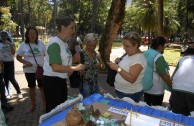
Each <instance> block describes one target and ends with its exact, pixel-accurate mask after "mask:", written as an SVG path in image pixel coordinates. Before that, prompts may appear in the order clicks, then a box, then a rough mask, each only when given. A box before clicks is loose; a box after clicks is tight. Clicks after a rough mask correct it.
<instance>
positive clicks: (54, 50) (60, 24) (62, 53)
mask: <svg viewBox="0 0 194 126" xmlns="http://www.w3.org/2000/svg"><path fill="white" fill-rule="evenodd" d="M56 24H57V30H58V33H57V36H55V37H53V38H51V39H50V41H49V43H48V44H47V46H46V55H45V60H44V76H43V88H44V93H45V101H46V112H49V111H51V110H52V109H54V108H55V107H56V106H57V105H59V104H61V103H63V102H65V101H66V100H67V94H68V89H67V83H66V81H67V80H66V79H67V78H68V73H69V72H73V71H80V70H83V69H85V66H84V65H83V64H78V65H76V66H72V54H71V52H70V49H69V47H68V44H67V40H66V39H68V38H72V37H73V35H74V34H75V21H74V19H72V18H70V17H65V18H61V19H60V18H59V19H57V20H56Z"/></svg>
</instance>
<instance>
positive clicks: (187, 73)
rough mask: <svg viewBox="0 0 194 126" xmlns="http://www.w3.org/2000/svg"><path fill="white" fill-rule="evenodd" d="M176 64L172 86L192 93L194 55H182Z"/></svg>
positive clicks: (193, 88) (193, 85)
mask: <svg viewBox="0 0 194 126" xmlns="http://www.w3.org/2000/svg"><path fill="white" fill-rule="evenodd" d="M178 66H179V67H178V69H177V71H176V73H175V74H174V76H173V85H172V88H173V89H175V90H181V91H186V92H190V93H194V79H193V77H194V70H193V68H194V56H184V57H183V58H182V59H180V61H179V65H178Z"/></svg>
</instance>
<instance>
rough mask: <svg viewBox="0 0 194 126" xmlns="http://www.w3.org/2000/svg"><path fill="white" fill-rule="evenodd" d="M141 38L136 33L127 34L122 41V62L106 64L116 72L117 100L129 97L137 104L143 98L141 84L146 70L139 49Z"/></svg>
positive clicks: (144, 61) (143, 58)
mask: <svg viewBox="0 0 194 126" xmlns="http://www.w3.org/2000/svg"><path fill="white" fill-rule="evenodd" d="M141 42H142V39H141V36H140V35H139V34H138V33H136V32H130V33H127V34H126V35H125V36H124V37H123V40H122V43H123V48H124V50H125V52H126V53H127V55H126V56H124V57H123V58H122V60H120V61H117V62H119V63H118V64H116V63H107V64H108V65H109V67H110V68H111V69H113V70H116V71H117V75H116V77H115V83H114V85H115V91H116V94H117V96H118V97H119V98H123V97H129V98H131V99H133V100H134V101H135V102H139V101H140V100H141V98H142V96H143V85H142V83H141V81H142V78H143V76H144V72H145V68H146V65H147V63H146V60H145V57H144V56H143V54H142V53H141V51H140V49H139V47H140V44H141Z"/></svg>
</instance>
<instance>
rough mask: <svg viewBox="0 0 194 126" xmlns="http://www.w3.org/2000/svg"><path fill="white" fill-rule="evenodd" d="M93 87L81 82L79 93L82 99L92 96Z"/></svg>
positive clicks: (88, 83)
mask: <svg viewBox="0 0 194 126" xmlns="http://www.w3.org/2000/svg"><path fill="white" fill-rule="evenodd" d="M92 91H93V85H92V83H90V82H83V84H81V87H80V93H81V94H82V96H83V98H87V97H89V96H90V95H91V94H92Z"/></svg>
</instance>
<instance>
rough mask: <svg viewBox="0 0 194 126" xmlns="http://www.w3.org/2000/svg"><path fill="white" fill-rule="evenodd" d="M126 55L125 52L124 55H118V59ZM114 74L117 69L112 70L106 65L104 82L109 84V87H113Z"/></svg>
mask: <svg viewBox="0 0 194 126" xmlns="http://www.w3.org/2000/svg"><path fill="white" fill-rule="evenodd" d="M126 55H127V54H126V53H125V54H124V55H122V56H121V57H120V60H122V58H123V57H124V56H126ZM116 75H117V71H116V70H112V69H111V68H110V67H108V73H107V79H106V83H107V84H109V85H110V86H111V87H114V83H115V76H116Z"/></svg>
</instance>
